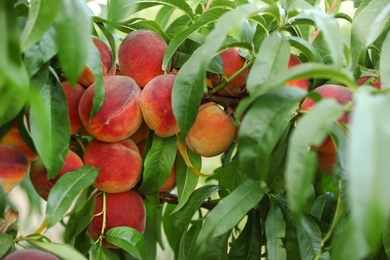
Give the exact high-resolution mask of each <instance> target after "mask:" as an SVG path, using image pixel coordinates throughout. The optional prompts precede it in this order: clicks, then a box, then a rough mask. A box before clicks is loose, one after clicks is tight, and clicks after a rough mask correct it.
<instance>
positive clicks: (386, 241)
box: [0, 227, 390, 258]
mask: <svg viewBox="0 0 390 260" xmlns="http://www.w3.org/2000/svg"><path fill="white" fill-rule="evenodd" d="M382 239H383V247H384V248H385V252H386V255H387V258H390V229H389V228H388V227H387V228H386V229H385V230H383V235H382ZM0 257H1V254H0Z"/></svg>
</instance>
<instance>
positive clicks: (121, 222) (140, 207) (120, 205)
mask: <svg viewBox="0 0 390 260" xmlns="http://www.w3.org/2000/svg"><path fill="white" fill-rule="evenodd" d="M95 201H96V204H95V208H94V211H93V215H94V218H93V219H92V221H91V223H90V224H89V226H88V234H89V235H90V237H91V238H92V239H93V240H94V241H96V240H97V239H98V238H99V234H100V232H101V231H102V224H103V214H100V215H97V214H98V213H100V212H102V210H103V195H102V193H98V195H97V196H95ZM145 222H146V212H145V205H144V201H143V199H142V197H141V196H140V195H139V194H138V193H137V192H135V191H126V192H122V193H107V194H106V227H105V229H104V232H103V237H104V235H105V233H106V232H107V231H108V230H109V229H111V228H114V227H120V226H125V227H131V228H134V229H136V230H138V231H139V232H140V233H143V232H144V229H145ZM103 245H105V246H106V247H109V248H117V247H116V246H114V245H113V244H110V243H108V242H106V241H105V239H104V238H103Z"/></svg>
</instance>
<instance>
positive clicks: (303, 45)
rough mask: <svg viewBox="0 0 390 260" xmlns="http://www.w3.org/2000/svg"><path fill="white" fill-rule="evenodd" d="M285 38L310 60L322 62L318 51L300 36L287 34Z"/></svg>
mask: <svg viewBox="0 0 390 260" xmlns="http://www.w3.org/2000/svg"><path fill="white" fill-rule="evenodd" d="M287 39H288V40H289V42H290V45H291V46H292V47H295V48H297V49H299V50H300V51H301V52H302V53H303V54H304V55H305V56H306V57H307V59H308V60H309V61H310V62H316V63H324V60H323V59H322V57H321V55H320V53H319V52H318V51H317V49H316V48H315V47H313V45H311V44H310V43H309V42H307V41H305V40H304V39H302V38H300V37H295V36H288V37H287Z"/></svg>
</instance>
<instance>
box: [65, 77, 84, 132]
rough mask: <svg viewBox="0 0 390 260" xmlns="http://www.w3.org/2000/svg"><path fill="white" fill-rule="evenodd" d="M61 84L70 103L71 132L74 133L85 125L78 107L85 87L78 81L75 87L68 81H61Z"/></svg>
mask: <svg viewBox="0 0 390 260" xmlns="http://www.w3.org/2000/svg"><path fill="white" fill-rule="evenodd" d="M61 86H62V89H63V90H64V93H65V97H66V102H67V103H68V115H69V120H70V133H71V134H74V133H76V132H77V131H79V130H80V129H81V127H82V126H83V124H82V123H81V120H80V116H79V112H78V108H79V103H80V99H81V96H82V95H83V93H84V91H85V88H84V87H83V86H81V85H80V84H77V83H76V85H75V86H74V87H72V85H71V84H70V83H69V82H68V81H63V82H61Z"/></svg>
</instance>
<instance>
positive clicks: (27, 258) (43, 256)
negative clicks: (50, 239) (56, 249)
mask: <svg viewBox="0 0 390 260" xmlns="http://www.w3.org/2000/svg"><path fill="white" fill-rule="evenodd" d="M3 260H59V258H58V257H56V256H55V255H52V254H50V253H48V252H44V251H40V250H37V249H23V250H19V251H15V252H13V253H11V254H9V255H7V256H5V257H4V259H3Z"/></svg>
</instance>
